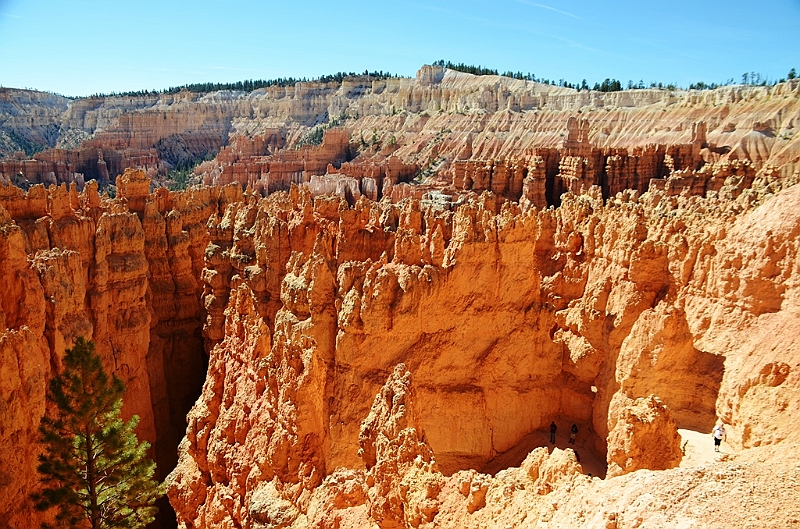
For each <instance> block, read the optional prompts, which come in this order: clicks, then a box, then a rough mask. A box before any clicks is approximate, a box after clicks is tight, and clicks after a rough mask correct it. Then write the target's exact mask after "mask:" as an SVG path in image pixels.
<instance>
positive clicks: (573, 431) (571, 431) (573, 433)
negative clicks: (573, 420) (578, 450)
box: [569, 424, 578, 445]
mask: <svg viewBox="0 0 800 529" xmlns="http://www.w3.org/2000/svg"><path fill="white" fill-rule="evenodd" d="M577 435H578V425H577V424H573V425H572V428H570V429H569V444H573V445H574V444H575V437H576V436H577Z"/></svg>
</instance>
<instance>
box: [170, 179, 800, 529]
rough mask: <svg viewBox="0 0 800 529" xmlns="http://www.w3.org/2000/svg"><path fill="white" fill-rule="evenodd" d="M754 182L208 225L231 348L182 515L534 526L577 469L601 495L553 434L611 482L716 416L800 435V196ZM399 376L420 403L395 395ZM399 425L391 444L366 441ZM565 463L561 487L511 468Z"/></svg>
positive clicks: (204, 401)
mask: <svg viewBox="0 0 800 529" xmlns="http://www.w3.org/2000/svg"><path fill="white" fill-rule="evenodd" d="M761 184H763V182H761ZM757 187H758V186H757ZM759 189H761V190H762V191H761V192H757V191H755V190H753V189H749V190H746V192H745V193H742V194H741V195H740V196H739V198H738V199H736V200H732V199H722V198H717V197H712V198H699V197H680V196H670V195H668V194H665V193H664V192H661V191H658V190H654V191H652V192H651V193H647V194H645V195H642V196H638V194H637V193H635V192H626V193H621V194H619V195H618V196H617V197H615V198H613V199H611V200H609V201H608V202H604V201H603V200H602V197H601V194H600V190H599V189H597V188H595V189H594V190H593V191H591V192H590V193H588V194H585V195H571V194H567V195H564V197H563V203H562V205H561V207H560V208H558V209H555V210H553V209H547V210H536V209H529V210H527V211H523V210H522V209H521V208H520V206H519V205H518V204H516V203H513V202H503V201H502V200H500V199H498V198H497V197H495V196H492V195H489V194H484V195H481V196H473V198H472V199H471V200H467V201H465V202H464V203H463V204H461V205H459V206H457V207H454V208H453V209H447V208H438V209H437V207H436V205H435V204H428V205H426V206H421V205H420V203H419V202H417V201H413V200H412V201H404V202H403V203H402V204H392V203H391V202H388V201H384V202H381V203H374V202H371V201H368V200H366V199H361V200H359V201H358V202H356V203H355V205H353V206H349V205H348V204H347V203H346V202H345V201H344V200H343V199H337V198H330V197H317V198H313V197H312V196H311V193H310V192H309V191H308V190H306V189H302V188H296V187H295V188H292V192H291V193H290V194H289V195H284V194H275V195H271V196H270V197H268V198H266V199H258V198H256V197H252V198H250V199H249V200H248V201H246V202H243V203H241V204H232V205H230V206H229V207H228V209H227V210H226V211H225V212H224V213H220V215H219V216H217V217H212V218H211V219H210V220H209V224H208V226H209V230H210V232H211V233H212V236H211V245H210V246H209V249H208V251H207V252H206V269H205V271H204V272H203V277H204V278H205V283H206V287H205V294H204V299H205V300H206V301H205V305H206V306H207V307H210V310H209V320H208V321H207V326H206V329H207V336H208V337H209V338H210V339H212V340H213V341H214V342H215V345H214V346H213V348H212V349H211V351H210V360H209V371H208V376H207V379H206V383H205V386H204V390H203V394H202V396H201V398H200V399H199V400H198V402H197V404H196V405H195V407H194V408H193V410H192V412H191V413H190V415H189V428H188V430H187V436H186V438H185V439H184V440H183V441H182V443H181V449H180V460H179V463H178V467H177V468H176V470H175V471H174V472H173V473H172V474H171V476H170V480H169V482H170V490H169V496H170V501H171V502H172V504H173V506H174V507H175V509H176V511H178V517H179V523H180V524H181V526H186V527H207V526H208V527H210V526H214V527H217V526H223V527H224V526H230V527H234V526H245V527H251V526H252V527H286V526H291V525H292V524H294V526H296V527H305V526H307V525H314V526H318V527H336V526H337V525H336V524H344V525H339V526H353V527H355V526H362V527H363V526H369V525H376V526H380V527H406V526H415V527H416V526H425V524H426V523H430V524H433V525H445V526H446V525H448V524H450V525H452V524H453V523H456V522H453V520H455V519H458V520H459V521H458V522H457V524H462V523H463V524H465V526H472V525H474V526H486V525H491V524H493V523H499V522H498V520H507V519H508V520H511V519H516V518H514V517H515V516H517V515H519V514H520V512H519V508H520V507H519V505H521V504H525V502H528V506H529V507H528V508H530V509H533V511H532V512H531V513H529V518H526V519H527V520H528V522H526V523H529V524H531V525H535V523H536V520H540V521H541V520H547V519H549V518H547V517H548V516H550V517H552V516H555V515H554V514H553V513H552V512H550V511H552V505H551V506H550V507H548V508H544V507H543V505H544V504H543V503H542V504H540V503H539V500H537V499H536V497H538V496H540V495H543V494H545V493H549V492H552V491H554V490H557V489H558V487H559V485H558V484H557V483H558V482H559V480H560V479H562V478H559V477H557V476H563V480H564V486H565V487H566V486H567V485H569V486H570V487H573V486H576V485H575V484H574V483H575V480H578V482H579V483H580V484H581V487H587V489H586V490H587V491H591V490H598V491H601V492H598V493H602V490H604V489H603V487H604V485H603V486H601V485H599V484H597V483H595V482H594V481H592V480H591V479H589V480H588V481H580V480H582V479H583V480H586V479H587V478H584V477H582V475H581V472H580V468H581V467H580V465H578V463H577V456H575V455H574V454H573V452H572V451H570V450H569V449H568V450H567V451H566V452H563V453H561V452H559V453H555V452H554V453H553V454H552V455H550V456H547V455H546V453H545V452H536V451H534V449H535V448H536V447H537V446H544V445H546V444H547V441H546V434H545V433H544V432H545V430H546V428H547V426H548V425H549V423H550V421H551V420H556V421H557V422H558V424H560V425H561V428H562V430H561V431H562V432H564V430H566V429H567V427H568V425H569V424H572V423H575V424H576V425H578V428H579V436H580V438H581V442H580V456H581V457H582V458H583V460H584V463H583V464H587V465H590V466H592V465H594V467H598V466H599V467H600V470H599V472H601V473H602V474H605V470H606V461H607V463H608V465H609V476H611V475H620V474H625V473H627V472H631V471H633V470H636V469H639V468H650V469H663V468H671V467H674V466H675V465H677V464H678V462H679V461H680V459H681V446H680V443H681V441H680V438H679V437H678V435H677V431H676V429H677V428H685V429H692V430H697V431H702V432H708V431H710V429H711V428H712V427H713V425H714V423H715V421H716V420H717V418H718V417H719V418H721V419H722V420H724V421H725V423H726V424H729V425H730V432H729V442H730V443H731V444H732V445H733V446H736V447H740V448H744V447H748V446H756V445H759V444H767V443H774V442H778V441H779V439H780V442H781V443H786V445H788V444H790V443H792V442H794V443H796V442H797V439H796V435H795V432H793V428H791V426H790V425H791V424H792V418H791V414H792V411H791V410H793V408H794V406H795V405H797V404H800V392H799V391H798V382H799V381H798V378H797V377H798V375H797V365H798V354H797V350H796V344H794V339H793V338H791V336H792V335H793V334H792V331H791V329H793V328H794V326H795V325H796V322H795V321H794V316H793V314H794V313H795V311H796V307H797V301H798V298H797V294H798V291H797V289H796V287H795V286H794V280H793V279H792V278H793V277H794V275H795V272H796V271H795V270H794V269H795V267H796V266H797V265H796V262H797V261H796V256H797V249H798V248H797V242H798V241H797V233H800V232H799V231H798V227H800V224H798V222H796V221H797V220H798V219H795V218H794V217H795V215H794V214H792V213H790V212H789V210H791V209H793V206H792V204H793V203H795V201H796V200H797V198H798V193H800V191H798V189H797V186H792V187H789V188H787V189H786V190H783V191H780V192H777V193H771V192H767V193H765V192H764V191H765V188H764V187H763V186H762V187H761V188H759ZM784 211H786V214H784V213H783V212H784ZM765 229H766V230H767V231H766V233H769V234H770V235H769V236H768V237H767V239H766V240H764V239H763V237H761V238H760V239H759V238H756V237H754V235H755V234H756V233H762V234H763V233H765V232H764V230H765ZM778 241H780V242H778ZM778 328H780V329H781V331H780V332H777V329H778ZM735 336H736V337H738V338H734V337H735ZM401 363H402V364H403V367H402V368H397V366H398V365H399V364H401ZM398 369H400V371H403V372H405V371H407V372H408V373H409V375H408V380H412V381H413V390H408V391H406V390H403V391H402V392H400V390H398V389H396V388H395V389H391V390H388V389H386V387H385V386H384V384H388V385H389V386H388V387H391V388H394V387H395V385H396V384H399V383H400V382H397V377H401V378H402V377H404V376H405V375H403V374H402V373H400V372H399V371H398ZM392 373H394V375H393V374H392ZM387 380H389V382H388V383H387ZM402 380H403V381H405V382H402V384H403V385H404V387H407V386H408V385H409V384H410V383H411V382H408V380H406V378H402ZM382 388H383V389H382ZM387 391H388V392H389V394H388V395H387V393H386V392H387ZM409 391H411V393H409ZM401 393H402V394H403V395H405V396H404V397H402V398H401V397H396V398H395V397H392V396H391V395H392V394H394V395H400V394H401ZM412 394H413V399H412V400H413V405H412V404H411V403H410V402H409V395H412ZM376 395H378V396H379V397H377V398H376ZM377 399H383V400H382V401H383V402H387V403H389V402H391V404H386V406H390V407H391V408H392V409H393V410H394V411H392V412H391V413H390V412H380V413H378V412H376V409H375V406H376V405H377V404H375V403H377V402H378V400H377ZM398 399H400V400H398ZM371 408H372V411H370V410H371ZM755 410H758V411H757V412H756V411H755ZM376 413H378V415H381V416H386V415H390V416H393V414H400V415H402V416H403V417H406V418H403V419H401V418H390V419H380V418H372V417H373V416H374V415H375V414H376ZM754 413H758V414H759V415H761V416H762V417H767V416H768V417H770V419H769V421H763V420H759V421H756V420H754ZM408 414H410V415H408ZM383 420H386V421H388V423H387V424H389V423H390V424H391V425H390V426H381V427H380V428H388V432H387V433H385V434H383V435H384V437H385V438H386V439H387V440H388V441H386V442H389V443H394V444H392V445H391V446H394V447H395V448H392V449H390V450H384V451H383V452H381V450H379V449H378V448H376V444H375V443H376V442H377V441H374V440H373V441H369V442H368V441H365V439H371V438H374V437H375V436H376V435H378V434H377V433H376V429H380V428H379V427H378V426H376V424H377V423H376V422H375V421H378V423H381V421H383ZM412 430H413V431H412ZM404 432H405V433H404ZM560 435H566V434H564V433H562V434H560ZM365 443H366V444H365ZM568 448H572V447H568ZM576 448H577V447H576ZM406 450H410V451H411V453H412V455H411V456H409V455H407V453H406ZM532 451H533V452H532ZM381 454H383V455H381ZM529 454H530V455H529ZM535 454H538V455H535ZM570 454H571V455H570ZM526 456H527V459H526ZM548 457H549V458H557V459H556V460H554V461H558V463H555V462H553V463H552V464H553V465H555V467H556V468H558V469H559V470H557V471H555V470H554V471H553V472H555V475H554V476H556V477H552V478H547V479H545V480H539V477H537V476H538V475H537V474H536V472H534V471H533V470H530V469H529V470H527V471H526V472H528V474H527V476H528V477H524V476H523V477H518V476H517V474H515V473H518V472H522V470H513V471H512V470H509V471H507V472H500V473H499V474H498V471H500V470H502V469H506V468H511V467H515V468H516V467H518V466H519V465H520V464H522V467H520V468H522V469H525V468H527V467H526V465H528V466H530V465H533V463H532V462H528V463H525V462H526V461H528V459H530V458H534V459H535V460H536V461H537V463H536V465H537V466H536V468H539V467H541V466H542V465H545V464H546V463H545V462H546V461H550V459H548ZM570 461H572V462H570ZM598 461H599V462H600V465H598V464H597V463H598ZM375 468H381V469H383V470H381V471H378V472H376V471H374V469H375ZM365 469H366V470H365ZM482 470H484V471H488V472H491V473H492V474H495V476H494V477H491V476H489V475H485V474H480V473H479V472H480V471H482ZM539 472H541V470H539ZM594 472H595V475H597V472H598V470H594ZM669 479H672V478H669ZM545 483H546V485H545ZM617 483H620V486H621V487H623V488H624V487H627V486H631V487H632V486H633V485H630V482H628V481H625V482H617ZM420 487H422V488H420ZM508 487H512V490H517V491H519V496H520V498H516V496H515V498H516V499H514V500H513V501H512V500H509V497H508V496H507V495H508V494H509V492H508V490H509V489H508ZM487 491H488V492H487ZM492 491H494V493H493V492H492ZM501 491H506V492H501ZM542 491H544V492H542ZM605 493H606V494H608V493H609V492H605ZM493 494H494V495H493ZM666 494H667V496H669V493H666ZM676 494H677V493H676ZM732 494H733V497H737V496H736V494H737V493H735V492H733V493H732ZM742 494H744V493H742ZM530 495H532V496H530ZM528 496H530V497H528ZM523 498H527V499H523ZM675 501H677V500H675ZM319 502H322V503H323V504H324V505H328V506H327V507H325V508H322V507H320V504H319ZM326 502H327V503H326ZM518 502H519V503H518ZM485 506H488V507H485ZM670 508H672V507H670ZM330 509H339V510H342V511H343V512H341V513H339V514H331V513H332V512H334V513H336V512H339V511H331V510H330ZM515 509H516V510H515ZM537 509H539V510H537ZM462 510H463V511H464V512H466V513H472V515H471V516H470V517H467V518H465V520H470V521H469V522H467V521H463V520H462V519H461V518H458V516H461V515H460V514H458V515H457V514H455V513H456V512H458V513H460V512H461V511H462ZM548 512H550V514H548ZM513 513H516V514H513ZM512 514H513V515H512ZM672 515H673V516H674V515H675V513H674V512H673V513H672ZM337 516H339V518H341V519H340V520H339V521H335V520H337ZM570 516H577V515H575V513H574V512H573V513H572V514H571V515H570ZM582 516H583V515H582ZM566 519H570V518H566ZM665 519H668V517H667V518H665ZM447 520H450V521H447ZM781 520H783V518H781ZM787 520H788V518H787ZM521 521H522V520H521V519H517V522H520V523H521ZM776 523H777V522H776ZM778 525H780V523H779V524H778ZM620 526H621V527H624V526H626V525H625V524H621V525H620Z"/></svg>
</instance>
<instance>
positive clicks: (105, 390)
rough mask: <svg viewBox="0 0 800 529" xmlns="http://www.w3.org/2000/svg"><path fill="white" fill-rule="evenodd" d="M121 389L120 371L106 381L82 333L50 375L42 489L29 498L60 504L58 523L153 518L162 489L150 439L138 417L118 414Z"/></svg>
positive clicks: (125, 524)
mask: <svg viewBox="0 0 800 529" xmlns="http://www.w3.org/2000/svg"><path fill="white" fill-rule="evenodd" d="M124 392H125V386H124V384H123V383H122V381H121V380H120V379H119V378H117V377H116V376H114V377H113V378H112V380H110V381H109V377H108V375H107V374H106V373H105V371H104V370H103V366H102V363H101V361H100V357H99V356H98V355H97V354H96V353H95V352H94V343H93V342H91V341H86V340H84V339H83V338H78V340H77V341H76V342H75V346H74V347H73V348H72V349H68V350H67V352H66V356H65V358H64V370H63V372H62V373H61V374H59V375H58V376H56V377H55V378H54V379H53V380H52V381H51V382H50V391H49V392H48V395H47V398H48V402H49V403H50V404H54V406H52V405H51V406H48V410H49V411H48V413H47V414H45V416H44V417H43V418H42V421H41V423H40V426H39V432H40V435H41V437H40V439H41V443H42V444H43V445H44V453H43V454H42V455H40V456H39V466H38V471H39V478H40V481H41V483H42V486H43V488H42V490H41V491H40V492H38V493H36V494H34V495H33V496H32V498H33V500H34V503H35V505H36V509H37V510H40V511H44V510H48V509H50V508H52V507H57V508H58V512H57V514H56V517H55V519H56V521H57V522H58V526H59V527H82V528H83V527H91V528H92V529H101V528H103V529H105V528H116V527H121V528H138V527H144V526H145V525H146V524H148V523H150V522H151V521H153V518H154V516H155V513H156V507H155V506H154V502H155V500H156V498H157V497H159V496H161V495H162V494H163V490H162V486H161V485H159V484H158V483H156V482H155V481H153V479H152V477H153V473H154V472H155V463H154V462H152V461H151V460H150V459H149V458H148V457H147V449H148V448H149V445H148V443H146V442H142V443H139V441H138V439H137V438H136V434H135V433H134V428H136V424H137V423H138V421H139V418H138V417H137V416H134V417H133V418H131V420H129V421H128V422H123V421H122V419H121V417H120V409H121V408H122V395H123V393H124ZM43 527H48V526H47V524H43Z"/></svg>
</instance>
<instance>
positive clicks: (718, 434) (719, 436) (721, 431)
mask: <svg viewBox="0 0 800 529" xmlns="http://www.w3.org/2000/svg"><path fill="white" fill-rule="evenodd" d="M713 435H714V451H715V452H719V445H720V444H721V443H722V440H723V439H724V438H725V427H724V426H723V425H722V424H718V425H717V426H716V427H715V428H714V433H713Z"/></svg>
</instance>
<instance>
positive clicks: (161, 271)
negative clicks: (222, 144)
mask: <svg viewBox="0 0 800 529" xmlns="http://www.w3.org/2000/svg"><path fill="white" fill-rule="evenodd" d="M149 183H150V182H149V180H148V179H147V178H146V176H145V175H144V173H143V172H141V171H140V172H135V171H129V172H127V173H126V174H125V175H124V176H123V177H120V178H119V179H118V185H119V188H120V198H119V199H118V200H116V201H109V200H108V199H102V198H101V197H100V196H99V195H98V192H97V185H96V183H94V182H90V183H89V184H87V186H86V189H85V190H84V191H83V192H82V193H78V192H77V189H76V187H75V185H74V184H73V185H72V186H71V187H69V188H68V187H67V186H66V185H65V184H62V185H61V186H60V187H55V186H51V187H50V189H49V190H46V189H45V188H44V187H43V186H35V187H33V188H32V189H31V190H30V191H28V193H27V194H26V193H24V192H22V191H21V190H20V189H18V188H15V187H5V186H0V223H2V228H0V240H2V243H0V267H1V270H2V276H3V278H4V279H3V287H4V293H3V296H2V308H1V309H0V324H1V325H0V328H2V334H0V351H2V355H1V356H0V358H2V367H1V368H0V388H2V391H3V397H2V399H0V402H2V408H3V413H2V421H1V422H0V435H2V442H1V443H0V446H2V447H3V449H2V450H0V461H1V462H2V464H1V465H0V467H1V468H2V477H3V478H2V479H1V480H0V483H2V492H1V493H0V496H2V497H3V501H2V502H0V520H2V521H3V525H4V526H5V527H28V526H30V525H31V524H35V522H36V518H35V517H34V515H32V514H31V511H32V504H30V502H29V500H28V498H27V496H28V494H29V493H30V492H31V491H32V490H34V488H35V487H36V480H35V479H31V476H35V475H36V464H37V461H36V457H37V454H38V451H39V445H38V443H37V436H38V433H37V432H38V423H39V419H40V418H41V416H42V415H43V413H44V410H45V391H46V387H47V384H48V381H49V379H50V378H51V377H52V373H53V372H54V371H55V370H58V369H59V368H60V366H61V359H62V358H63V356H64V351H65V348H68V347H71V345H72V343H73V342H74V341H75V339H76V338H77V337H78V336H84V337H86V338H87V339H91V340H93V341H94V342H95V344H96V350H97V352H98V353H99V354H100V355H101V357H102V358H103V362H104V365H105V367H106V369H107V370H108V371H110V372H114V373H115V374H117V375H118V376H119V377H120V378H121V379H122V380H123V381H124V382H125V383H126V385H127V392H126V395H125V401H124V402H125V405H124V408H123V415H125V416H126V417H128V416H130V415H133V414H136V415H139V417H140V418H141V421H140V423H139V427H138V429H137V431H138V433H139V436H140V438H142V439H145V440H147V441H149V442H150V443H151V445H152V446H153V455H154V457H155V459H156V461H157V463H158V465H159V467H158V470H159V472H160V475H161V477H162V478H163V476H165V475H166V473H167V472H169V470H170V469H171V468H172V467H174V465H175V462H176V461H177V459H176V454H175V447H176V446H177V444H178V442H179V440H180V438H181V437H182V436H183V434H184V429H185V415H186V412H187V411H188V410H189V408H190V407H191V405H192V404H193V403H194V401H195V399H196V398H197V396H198V395H199V388H200V386H201V384H202V380H203V377H204V375H205V369H206V360H205V358H206V357H205V354H204V345H203V340H202V335H201V329H202V325H203V318H204V314H205V311H204V310H203V308H202V306H201V304H200V294H201V292H202V284H201V282H200V281H199V278H200V274H201V271H202V269H203V266H204V261H203V252H204V250H205V247H206V245H207V242H208V234H207V232H206V230H205V222H206V219H207V218H208V217H209V216H210V215H212V214H213V213H214V212H216V211H218V209H219V208H220V207H223V208H224V207H225V205H226V204H227V203H228V202H230V201H236V200H240V199H241V191H240V190H239V189H236V188H230V187H229V188H220V189H211V188H206V189H203V190H196V191H191V192H187V193H176V194H170V193H169V192H168V191H166V190H164V189H162V190H159V192H158V193H156V194H153V195H151V194H150V192H149Z"/></svg>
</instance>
